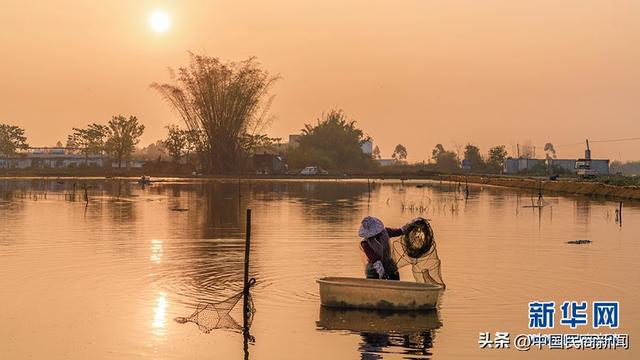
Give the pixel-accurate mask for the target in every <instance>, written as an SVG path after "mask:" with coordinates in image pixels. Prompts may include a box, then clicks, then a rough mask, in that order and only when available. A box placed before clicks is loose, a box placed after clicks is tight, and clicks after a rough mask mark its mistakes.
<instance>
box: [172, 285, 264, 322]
mask: <svg viewBox="0 0 640 360" xmlns="http://www.w3.org/2000/svg"><path fill="white" fill-rule="evenodd" d="M255 282H256V280H255V279H251V280H250V281H249V288H250V287H251V286H252V285H253V284H255ZM243 296H244V291H240V292H238V293H236V294H235V295H233V296H231V297H228V298H227V299H225V300H222V301H218V302H211V303H200V304H198V305H197V306H196V310H195V311H194V312H193V314H191V315H190V316H188V317H177V318H175V319H174V320H175V321H176V322H177V323H180V324H186V323H188V322H192V323H194V324H196V325H198V328H199V329H200V331H202V332H203V333H205V334H208V333H210V332H211V331H212V330H215V329H223V330H232V331H242V330H248V329H249V327H251V322H252V321H253V315H254V314H255V312H256V310H255V307H254V305H253V299H252V298H251V292H250V291H247V301H246V309H244V304H243V303H242V301H241V300H242V299H243ZM238 303H240V304H238ZM237 318H240V319H237Z"/></svg>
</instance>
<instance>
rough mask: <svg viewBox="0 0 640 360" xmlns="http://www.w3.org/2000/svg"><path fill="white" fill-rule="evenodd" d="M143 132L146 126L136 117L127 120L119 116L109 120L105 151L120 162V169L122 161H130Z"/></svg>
mask: <svg viewBox="0 0 640 360" xmlns="http://www.w3.org/2000/svg"><path fill="white" fill-rule="evenodd" d="M143 132H144V125H142V124H139V123H138V118H136V117H135V116H129V118H126V117H124V116H122V115H118V116H114V117H112V118H111V120H109V124H108V125H107V141H106V142H105V149H106V151H107V153H109V154H111V156H113V157H114V158H115V159H116V161H118V167H120V166H121V165H122V160H123V159H128V158H129V156H130V155H131V153H132V152H133V150H135V146H136V145H137V144H138V143H139V142H140V136H141V135H142V133H143Z"/></svg>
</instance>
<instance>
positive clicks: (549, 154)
mask: <svg viewBox="0 0 640 360" xmlns="http://www.w3.org/2000/svg"><path fill="white" fill-rule="evenodd" d="M544 153H545V157H546V158H547V159H556V158H558V156H557V155H556V149H555V147H554V146H553V144H552V143H546V144H544Z"/></svg>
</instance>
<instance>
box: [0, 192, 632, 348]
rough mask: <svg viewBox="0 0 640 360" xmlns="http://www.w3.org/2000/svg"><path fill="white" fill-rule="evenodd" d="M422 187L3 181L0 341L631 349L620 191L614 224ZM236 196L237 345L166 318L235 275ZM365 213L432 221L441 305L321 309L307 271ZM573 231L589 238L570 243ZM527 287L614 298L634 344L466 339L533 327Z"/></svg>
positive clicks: (210, 297)
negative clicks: (241, 306) (412, 309)
mask: <svg viewBox="0 0 640 360" xmlns="http://www.w3.org/2000/svg"><path fill="white" fill-rule="evenodd" d="M419 184H420V186H417V185H419ZM421 184H422V183H410V182H405V183H400V182H391V181H388V182H384V181H377V182H376V183H374V184H373V186H372V187H371V191H369V186H368V184H367V182H366V181H364V182H363V181H333V180H331V181H311V182H309V181H248V180H243V181H242V182H240V183H238V181H227V182H221V181H203V182H194V181H178V180H174V181H172V180H171V179H167V180H166V181H164V182H161V183H156V184H153V185H152V186H147V187H144V188H143V187H140V186H139V185H138V184H137V183H135V181H134V180H115V179H114V180H77V179H76V180H73V179H72V180H69V179H64V180H38V179H27V180H0V229H1V232H0V289H2V300H0V301H1V306H0V324H1V325H0V339H1V340H0V355H2V358H3V359H27V358H41V359H44V358H46V359H87V358H90V359H139V358H153V359H199V358H211V359H220V358H223V359H232V358H242V357H244V356H248V357H249V358H252V359H275V358H278V359H301V358H303V359H326V358H332V359H343V358H344V359H352V358H363V359H377V358H385V359H386V358H433V359H463V358H505V359H506V358H518V357H523V358H602V357H603V356H607V357H610V358H612V359H613V358H629V359H630V358H634V353H637V352H636V351H634V348H635V346H634V345H635V340H636V339H635V336H637V335H638V334H640V331H639V328H638V327H639V325H638V324H640V309H639V307H638V305H637V304H638V303H639V301H640V295H639V293H638V289H639V288H640V270H639V269H638V266H637V256H638V250H639V249H640V244H639V240H640V238H639V237H638V234H639V233H640V221H638V220H640V208H638V207H637V206H636V205H634V204H632V203H628V204H625V207H624V217H623V221H624V222H623V226H619V224H618V223H616V221H615V209H616V208H617V206H618V203H617V202H613V201H604V200H596V199H590V198H585V197H561V196H554V195H552V194H545V200H546V201H547V202H548V203H549V205H548V206H545V207H544V208H542V209H538V208H530V207H526V206H528V205H531V201H532V200H531V198H532V196H533V197H535V195H534V194H531V193H530V192H526V191H516V190H512V189H502V188H497V187H487V186H485V187H482V186H471V189H470V190H471V191H470V196H469V198H468V199H464V197H463V194H462V193H461V192H459V191H458V188H457V185H456V184H448V183H442V184H441V183H428V184H426V185H425V186H422V185H421ZM85 186H86V188H87V195H88V198H89V201H88V203H85V201H84V187H85ZM246 208H251V209H252V211H253V227H252V234H253V237H252V253H251V275H252V276H253V277H255V278H256V279H257V284H256V286H255V288H254V289H253V298H254V302H255V308H256V314H255V317H254V321H253V325H252V328H251V335H252V336H253V337H254V339H255V341H254V342H252V343H251V344H250V345H249V347H248V350H247V352H245V350H244V349H243V341H244V338H243V336H242V334H241V333H238V332H233V331H225V330H214V331H212V332H211V333H209V334H204V333H202V332H200V331H199V330H198V328H197V327H196V326H195V325H193V324H178V323H176V322H175V321H173V319H174V318H175V317H178V316H188V315H189V314H191V312H193V309H194V308H195V306H196V305H197V304H199V303H203V302H215V301H219V300H222V299H224V298H226V297H227V296H230V295H232V294H234V293H236V292H237V291H239V290H241V288H242V276H243V275H242V269H243V251H244V242H243V239H244V211H245V209H246ZM368 214H371V215H375V216H378V217H380V218H381V219H383V221H385V223H386V224H387V225H388V226H400V225H402V224H404V223H405V222H406V221H407V220H409V219H411V218H413V217H416V216H424V217H427V218H429V219H431V220H432V224H433V227H434V229H435V232H436V240H437V243H438V251H439V255H440V258H441V260H442V272H443V277H444V280H445V282H446V284H447V290H446V291H445V292H444V294H443V295H442V297H441V301H440V304H439V309H438V311H435V312H431V313H423V314H410V313H409V314H403V313H392V314H387V313H375V312H367V311H364V312H362V311H335V310H329V309H321V307H320V305H319V297H318V288H317V284H316V283H315V280H316V279H317V278H319V277H322V276H358V277H359V276H362V273H363V270H362V263H361V259H360V255H359V253H358V238H357V227H358V224H359V221H360V219H361V218H362V217H363V216H366V215H368ZM577 239H588V240H591V241H593V242H592V243H590V244H586V245H569V244H567V243H566V242H567V241H570V240H577ZM402 275H403V277H404V278H405V279H407V274H406V273H403V274H402ZM533 300H555V301H556V302H557V303H561V302H562V301H564V300H578V301H580V300H585V301H589V302H591V301H594V300H618V301H620V307H621V310H620V311H621V317H620V320H621V324H620V328H619V329H617V330H616V332H619V333H628V334H630V338H631V341H630V343H631V349H630V350H628V351H620V350H618V351H604V352H603V351H581V352H580V351H553V352H550V351H538V350H532V351H530V352H528V353H518V352H516V351H515V350H512V349H510V350H479V349H478V333H479V332H481V331H488V332H495V331H508V332H511V334H512V335H513V334H518V333H529V332H531V331H530V330H529V329H528V327H527V326H528V317H527V303H528V302H529V301H533ZM239 320H240V321H241V319H239ZM556 322H557V320H556ZM556 330H557V331H555V332H571V331H568V329H567V328H563V327H559V326H557V327H556ZM573 332H578V333H587V332H593V331H592V330H591V329H590V328H589V327H585V328H583V329H581V328H579V329H578V330H577V331H573ZM605 332H606V331H605Z"/></svg>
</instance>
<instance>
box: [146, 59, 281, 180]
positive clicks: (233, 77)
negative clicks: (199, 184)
mask: <svg viewBox="0 0 640 360" xmlns="http://www.w3.org/2000/svg"><path fill="white" fill-rule="evenodd" d="M190 56H191V60H190V63H189V65H188V66H186V67H180V68H179V69H178V70H177V71H172V70H170V74H171V80H172V84H158V83H154V84H152V85H151V87H152V88H154V89H155V90H157V91H158V92H159V93H160V95H161V96H162V97H163V98H164V99H165V100H166V101H167V102H168V103H169V105H170V106H171V107H172V108H173V109H174V110H175V111H176V112H177V113H178V114H179V116H180V117H181V118H182V120H183V121H184V123H185V125H186V127H187V128H188V129H189V130H192V131H195V132H196V133H197V134H198V140H199V145H200V146H198V150H199V151H201V153H200V158H201V161H202V165H203V166H204V167H205V171H209V172H213V173H224V172H229V171H234V170H240V169H241V167H242V165H243V164H244V160H246V158H247V157H248V155H249V154H250V153H251V146H253V145H255V142H254V141H252V140H251V139H249V138H248V136H254V135H259V134H260V133H262V131H263V130H264V128H265V127H266V126H267V125H268V124H269V122H270V121H271V119H272V118H271V117H269V116H268V112H269V108H270V106H271V103H272V101H273V97H271V96H269V90H270V89H271V86H272V85H273V84H274V83H275V81H276V80H277V79H278V77H274V76H271V75H270V74H269V72H268V71H266V70H264V69H262V67H261V66H260V64H259V63H258V62H257V60H256V59H255V58H253V57H251V58H248V59H247V60H243V61H240V62H226V63H225V62H222V61H220V60H219V59H217V58H215V57H208V56H202V55H195V54H190Z"/></svg>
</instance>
